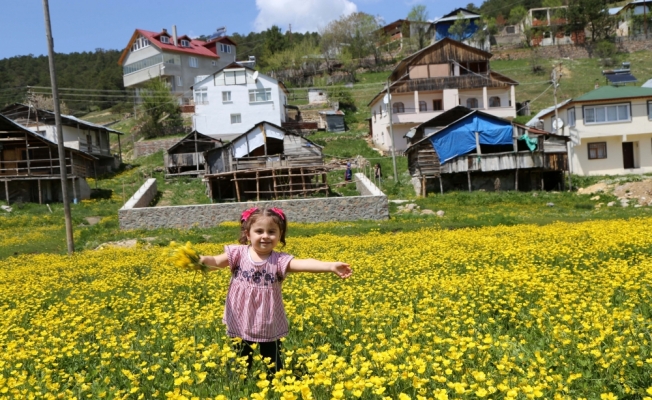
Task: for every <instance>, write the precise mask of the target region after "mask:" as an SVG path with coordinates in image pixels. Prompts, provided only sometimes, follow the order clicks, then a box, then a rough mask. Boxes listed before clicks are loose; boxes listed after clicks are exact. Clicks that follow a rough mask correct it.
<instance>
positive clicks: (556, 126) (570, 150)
mask: <svg viewBox="0 0 652 400" xmlns="http://www.w3.org/2000/svg"><path fill="white" fill-rule="evenodd" d="M557 66H559V67H561V63H560V64H557ZM557 66H555V67H553V68H552V73H551V74H550V78H551V80H552V89H553V96H554V100H553V101H554V102H555V121H554V122H553V129H554V130H555V134H556V135H559V128H560V127H559V125H560V123H559V111H558V109H557V104H558V103H557V87H558V86H559V80H560V79H561V72H560V73H559V75H557V70H556V68H557ZM560 69H561V68H560ZM568 135H569V136H570V126H569V127H568ZM566 149H567V158H568V190H569V191H570V190H573V182H572V179H571V164H572V162H573V144H572V142H569V143H568V144H567V148H566Z"/></svg>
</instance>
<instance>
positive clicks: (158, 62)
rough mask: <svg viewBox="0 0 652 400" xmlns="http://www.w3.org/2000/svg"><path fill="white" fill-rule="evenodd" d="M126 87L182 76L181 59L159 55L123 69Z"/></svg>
mask: <svg viewBox="0 0 652 400" xmlns="http://www.w3.org/2000/svg"><path fill="white" fill-rule="evenodd" d="M122 72H123V80H124V85H125V87H130V86H134V85H136V84H139V83H142V82H146V81H148V80H150V79H152V78H155V77H158V76H166V75H180V74H181V57H180V56H178V55H171V54H157V55H155V56H153V57H149V58H145V59H143V60H140V61H136V62H135V63H131V64H128V65H125V66H124V67H122Z"/></svg>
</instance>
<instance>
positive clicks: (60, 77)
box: [0, 49, 127, 114]
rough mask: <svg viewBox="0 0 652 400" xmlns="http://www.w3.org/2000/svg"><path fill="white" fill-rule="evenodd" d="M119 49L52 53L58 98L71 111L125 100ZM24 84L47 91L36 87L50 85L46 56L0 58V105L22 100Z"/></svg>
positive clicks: (25, 86)
mask: <svg viewBox="0 0 652 400" xmlns="http://www.w3.org/2000/svg"><path fill="white" fill-rule="evenodd" d="M120 53H121V52H120V51H118V50H104V49H97V50H96V51H94V52H92V53H90V52H83V53H70V54H56V55H55V66H56V69H57V82H58V85H59V88H60V89H61V90H60V98H61V100H62V101H63V102H64V103H65V104H66V106H67V108H68V109H69V111H70V112H71V113H73V114H85V113H88V112H89V111H93V110H95V109H106V108H109V107H112V106H114V105H116V104H118V103H120V102H123V101H125V100H127V98H126V97H125V94H126V93H125V91H124V85H123V83H122V68H121V67H120V65H118V59H119V58H120ZM27 86H36V87H37V88H35V89H33V92H34V93H39V92H43V93H47V92H48V89H39V88H38V87H45V88H49V87H50V70H49V65H48V58H47V56H39V57H34V56H32V55H28V56H17V57H11V58H5V59H2V60H0V107H2V106H4V105H6V104H10V103H14V102H23V101H25V98H26V95H27ZM66 88H74V89H75V90H65V89H66ZM99 90H102V91H103V92H98V91H99ZM47 97H49V95H47Z"/></svg>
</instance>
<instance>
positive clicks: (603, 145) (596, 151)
mask: <svg viewBox="0 0 652 400" xmlns="http://www.w3.org/2000/svg"><path fill="white" fill-rule="evenodd" d="M600 158H607V142H597V143H589V160H597V159H600Z"/></svg>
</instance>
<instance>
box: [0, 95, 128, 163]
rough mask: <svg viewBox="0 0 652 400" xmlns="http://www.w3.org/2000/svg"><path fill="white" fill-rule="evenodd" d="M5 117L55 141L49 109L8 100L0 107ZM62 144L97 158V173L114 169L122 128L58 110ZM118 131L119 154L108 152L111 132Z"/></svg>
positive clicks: (53, 126) (115, 132)
mask: <svg viewBox="0 0 652 400" xmlns="http://www.w3.org/2000/svg"><path fill="white" fill-rule="evenodd" d="M0 114H3V115H4V116H6V117H7V118H10V119H11V120H13V121H14V122H16V123H18V124H20V125H22V126H24V127H26V128H28V129H30V130H32V131H34V132H36V133H38V134H40V135H41V136H43V137H45V138H46V139H48V140H49V141H51V142H53V143H57V133H56V126H55V121H54V113H53V112H52V111H48V110H44V109H41V108H36V107H33V106H29V105H25V104H19V103H16V104H11V105H8V106H7V107H5V108H3V109H2V111H0ZM61 128H62V131H63V141H64V145H65V146H66V147H68V148H71V149H76V150H80V151H83V152H84V153H87V154H90V155H92V156H93V157H94V158H95V159H96V164H97V165H96V167H97V171H96V172H97V173H98V174H100V175H101V174H105V173H110V172H112V171H115V170H116V169H117V167H118V166H119V165H120V161H122V147H121V145H120V136H122V135H123V133H122V132H120V131H116V130H115V129H111V128H107V127H106V126H103V125H98V124H95V123H92V122H89V121H85V120H83V119H79V118H77V117H74V116H72V115H66V114H61ZM111 133H112V134H115V135H117V138H118V154H117V155H116V156H114V155H113V154H111V142H110V134H111Z"/></svg>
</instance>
